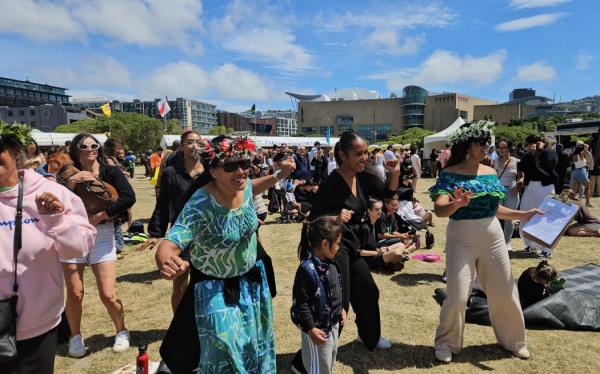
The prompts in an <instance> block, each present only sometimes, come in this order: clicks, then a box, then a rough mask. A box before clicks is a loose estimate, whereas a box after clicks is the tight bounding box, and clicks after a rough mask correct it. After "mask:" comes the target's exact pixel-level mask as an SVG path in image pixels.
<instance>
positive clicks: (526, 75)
mask: <svg viewBox="0 0 600 374" xmlns="http://www.w3.org/2000/svg"><path fill="white" fill-rule="evenodd" d="M554 78H556V70H555V69H554V66H552V65H548V64H546V63H545V62H543V61H538V62H535V63H533V64H531V65H521V66H519V67H518V68H517V78H516V79H517V80H520V81H547V80H552V79H554Z"/></svg>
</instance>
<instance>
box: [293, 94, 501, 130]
mask: <svg viewBox="0 0 600 374" xmlns="http://www.w3.org/2000/svg"><path fill="white" fill-rule="evenodd" d="M287 94H288V95H290V96H291V97H292V98H294V99H296V100H298V131H299V132H301V133H302V134H305V135H315V136H317V135H319V136H323V135H324V134H325V132H326V131H327V128H329V129H330V130H331V135H332V136H339V135H340V134H341V133H342V132H343V131H346V130H354V131H356V132H357V133H359V134H360V135H361V136H363V137H365V138H366V139H368V140H369V141H371V142H378V141H381V140H385V139H386V138H387V136H388V135H390V134H399V133H401V132H402V131H404V130H405V129H407V128H411V127H419V128H425V129H428V130H433V131H440V130H443V129H445V128H446V127H448V126H449V125H450V124H452V123H453V122H454V121H455V120H456V119H457V118H458V117H459V116H460V117H462V118H463V119H465V120H466V121H469V120H472V118H473V114H474V113H473V112H474V108H475V106H476V105H485V104H493V103H494V102H493V101H490V100H484V99H480V98H476V97H473V96H467V95H462V94H459V93H444V94H430V93H429V92H427V90H425V89H424V88H422V87H418V86H407V87H405V88H404V89H403V90H402V97H397V96H396V95H391V97H390V98H380V97H377V98H373V97H375V94H374V91H366V90H365V94H364V95H363V93H362V92H360V91H358V92H356V91H355V94H354V95H352V96H351V98H352V99H348V97H343V98H333V99H332V98H330V97H329V96H328V95H300V94H294V93H289V92H288V93H287ZM377 96H378V95H377Z"/></svg>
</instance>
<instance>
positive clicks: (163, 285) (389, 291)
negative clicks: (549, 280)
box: [56, 177, 600, 373]
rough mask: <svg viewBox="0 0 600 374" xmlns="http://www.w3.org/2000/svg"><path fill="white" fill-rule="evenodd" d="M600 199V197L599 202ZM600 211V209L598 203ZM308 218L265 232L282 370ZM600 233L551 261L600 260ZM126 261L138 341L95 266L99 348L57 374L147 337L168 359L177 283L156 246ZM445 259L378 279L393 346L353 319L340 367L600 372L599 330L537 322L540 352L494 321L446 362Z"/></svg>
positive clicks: (295, 339)
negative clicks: (163, 344) (506, 344)
mask: <svg viewBox="0 0 600 374" xmlns="http://www.w3.org/2000/svg"><path fill="white" fill-rule="evenodd" d="M430 184H431V181H430V180H423V181H421V183H420V185H419V191H420V192H419V193H418V194H417V196H418V198H419V199H420V200H421V201H423V202H424V203H425V205H426V206H430V205H431V204H430V202H429V199H428V197H427V195H426V194H425V193H424V192H423V191H424V190H425V188H427V187H429V185H430ZM133 185H134V187H135V189H136V192H137V197H138V202H137V204H136V206H135V207H134V217H135V218H136V219H145V218H148V217H149V216H150V215H151V213H152V209H153V207H154V192H153V189H152V188H151V186H150V185H149V183H148V182H147V181H146V180H145V179H144V178H140V177H136V178H135V180H134V181H133ZM594 202H595V204H596V205H597V206H600V199H595V201H594ZM595 213H596V214H600V209H598V208H596V209H595ZM435 223H436V227H435V228H433V232H434V234H435V237H436V241H437V243H436V245H435V248H434V249H433V251H434V252H436V253H442V249H443V246H444V240H445V232H444V231H445V227H446V223H447V221H446V220H445V219H436V220H435ZM299 230H300V226H299V225H298V224H288V225H275V224H272V225H267V226H266V227H264V228H262V229H261V236H262V238H263V241H264V243H265V246H266V248H267V250H268V251H269V253H270V255H271V256H272V258H273V263H274V266H275V271H276V273H277V274H276V275H277V290H278V295H277V297H276V298H275V299H274V301H273V303H274V315H275V334H276V349H277V361H278V362H277V363H278V372H281V373H290V370H289V362H290V360H291V357H292V356H293V354H294V352H295V351H296V349H298V347H299V344H300V337H299V333H298V330H297V329H296V328H295V327H294V326H293V325H292V324H291V322H290V318H289V308H290V304H291V292H292V282H293V277H294V273H295V269H296V266H297V260H296V257H295V252H296V246H297V242H298V239H299ZM599 243H600V240H598V239H597V238H595V239H592V238H589V239H585V238H567V237H565V238H563V239H562V240H561V242H560V243H559V247H558V249H557V251H556V253H555V255H554V256H553V259H552V261H551V263H552V264H554V265H555V266H556V267H557V268H559V269H566V268H570V267H573V266H577V265H581V264H585V263H588V262H595V263H600V252H599V251H600V249H599V248H598V247H599V245H598V244H599ZM513 247H514V248H515V249H517V248H521V247H522V243H521V241H520V240H519V239H514V240H513ZM124 253H125V255H124V258H123V259H121V260H120V261H119V263H118V281H119V282H118V294H119V297H120V298H121V300H122V301H123V304H124V305H125V319H126V323H127V327H128V328H129V330H130V331H131V341H132V345H133V346H134V347H133V348H131V349H129V350H128V351H127V352H124V353H121V354H115V353H113V352H112V350H111V347H112V343H113V337H114V330H113V329H114V327H113V325H112V323H111V322H110V319H109V317H108V315H107V313H106V311H105V309H104V307H103V305H102V303H101V302H100V300H99V298H98V296H97V288H96V286H95V282H94V279H93V276H92V274H91V271H87V272H86V274H85V282H86V286H87V288H86V291H87V293H86V297H85V300H84V314H83V321H82V332H83V335H84V337H85V338H86V345H87V346H88V347H89V354H88V355H87V356H86V357H84V358H82V359H71V358H68V357H66V348H65V347H64V346H62V347H60V348H59V355H58V357H57V359H56V372H57V373H83V372H85V373H109V372H111V371H112V370H114V369H116V368H118V367H121V366H123V365H125V364H127V363H129V362H132V361H133V360H135V357H136V353H137V350H136V349H135V346H136V345H137V344H141V343H144V344H149V350H148V351H149V354H150V358H151V360H158V359H159V355H158V348H159V346H160V341H161V337H162V335H163V334H164V332H165V329H166V328H167V327H168V325H169V322H170V320H171V317H172V313H171V307H170V302H169V300H170V294H171V284H170V282H167V281H163V280H160V279H158V275H157V272H156V267H155V264H154V256H153V253H150V252H145V253H139V252H136V251H135V250H133V248H126V249H125V252H124ZM513 257H514V258H513V259H512V261H511V262H512V267H513V274H514V276H516V277H518V276H519V274H520V273H521V272H522V271H523V270H524V269H525V268H527V267H529V266H533V265H534V264H536V263H537V261H538V260H537V259H536V258H531V257H527V256H523V255H521V253H519V252H517V253H516V254H515V256H513ZM443 264H444V262H443V261H442V262H439V263H434V264H430V263H424V262H417V261H410V262H408V263H407V266H406V268H405V269H404V271H403V272H401V273H396V274H395V275H378V274H375V275H374V278H375V281H376V282H377V284H378V286H379V290H380V307H381V320H382V331H383V335H384V336H385V337H386V338H388V339H390V340H391V341H392V343H393V347H392V348H391V349H389V350H386V351H376V352H372V353H371V352H368V351H367V350H366V349H365V348H364V346H363V345H362V344H358V343H356V342H354V339H355V337H356V326H355V325H354V323H353V322H352V321H353V320H354V316H353V314H352V312H351V313H350V316H349V321H350V322H349V324H348V326H347V328H345V329H344V332H343V334H342V336H341V339H340V348H339V354H338V362H337V363H336V365H335V369H334V372H336V373H352V372H354V373H367V372H370V373H383V372H395V371H404V372H424V371H433V372H452V373H467V372H476V371H481V370H497V371H499V372H503V373H509V372H512V373H522V372H528V373H568V372H573V373H592V372H598V371H599V367H600V364H599V363H598V362H599V361H598V357H597V355H598V352H600V339H599V338H598V333H593V332H573V331H560V330H541V329H529V330H528V331H527V333H528V339H529V348H530V351H531V353H532V356H533V357H532V359H530V360H528V361H521V360H518V359H516V358H513V357H512V356H511V355H510V354H508V353H507V352H506V351H504V350H503V349H502V348H500V347H499V346H498V345H497V344H495V338H494V333H493V331H492V328H491V327H488V326H478V325H471V324H468V325H467V326H466V329H465V342H464V346H465V348H464V350H463V351H462V352H461V354H460V355H458V356H456V358H455V361H454V362H453V363H452V364H450V365H438V364H436V363H435V361H434V358H433V348H432V345H433V337H434V332H435V328H436V325H437V321H438V314H439V307H438V305H437V304H436V302H435V301H434V299H433V297H432V295H433V290H434V289H435V288H437V287H443V286H444V284H443V283H442V282H441V274H442V271H443Z"/></svg>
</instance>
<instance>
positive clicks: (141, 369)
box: [135, 344, 148, 374]
mask: <svg viewBox="0 0 600 374" xmlns="http://www.w3.org/2000/svg"><path fill="white" fill-rule="evenodd" d="M147 349H148V346H147V345H145V344H143V345H140V346H138V356H137V360H136V366H135V373H136V374H148V353H147V352H146V350H147Z"/></svg>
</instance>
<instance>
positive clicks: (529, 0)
mask: <svg viewBox="0 0 600 374" xmlns="http://www.w3.org/2000/svg"><path fill="white" fill-rule="evenodd" d="M570 1H571V0H511V1H510V6H511V7H513V8H517V9H529V8H541V7H548V6H555V5H559V4H564V3H568V2H570Z"/></svg>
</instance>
